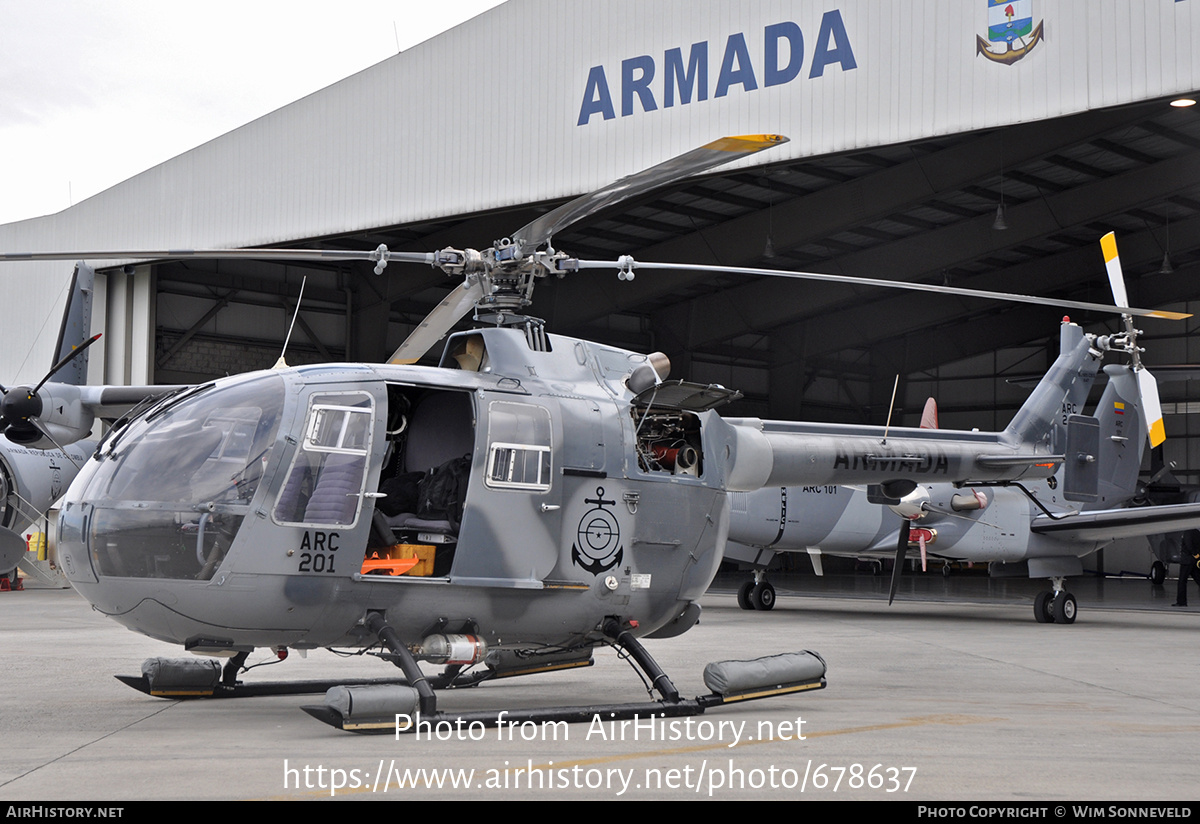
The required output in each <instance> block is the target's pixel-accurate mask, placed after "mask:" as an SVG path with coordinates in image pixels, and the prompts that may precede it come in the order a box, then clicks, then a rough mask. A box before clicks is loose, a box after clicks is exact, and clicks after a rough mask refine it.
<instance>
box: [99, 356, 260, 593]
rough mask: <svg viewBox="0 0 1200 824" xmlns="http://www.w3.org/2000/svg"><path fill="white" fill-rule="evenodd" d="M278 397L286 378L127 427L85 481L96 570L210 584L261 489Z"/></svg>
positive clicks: (196, 401)
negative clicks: (89, 505) (256, 494)
mask: <svg viewBox="0 0 1200 824" xmlns="http://www.w3.org/2000/svg"><path fill="white" fill-rule="evenodd" d="M283 399H284V383H283V379H282V378H280V377H279V376H278V375H270V374H267V375H262V376H259V377H257V378H254V379H252V380H247V381H245V382H242V383H237V384H234V385H233V386H227V387H219V388H214V389H212V390H210V391H207V392H204V393H201V394H198V395H196V396H195V397H192V398H187V399H184V400H182V401H180V402H179V403H177V404H175V405H173V406H169V407H167V408H166V409H165V410H164V411H160V412H158V413H155V412H151V413H150V414H149V415H147V416H145V417H142V418H139V419H137V420H135V421H133V422H131V423H130V424H129V425H128V428H129V431H127V432H125V433H122V435H123V437H121V438H117V439H114V440H113V441H112V442H111V444H110V446H109V448H108V450H107V452H106V453H105V454H103V455H102V456H101V464H100V467H99V468H98V469H97V470H96V472H95V473H94V474H93V476H92V478H91V479H90V481H89V483H88V488H87V492H86V499H87V500H89V501H90V502H91V503H92V505H93V517H92V519H91V538H92V550H93V557H94V559H95V560H96V562H97V569H96V571H97V572H98V573H99V574H101V575H117V576H124V577H138V578H141V577H151V578H162V577H165V578H198V579H202V580H203V579H207V578H210V577H212V574H213V572H214V571H215V570H216V567H217V565H218V564H219V563H220V561H221V559H222V558H223V557H224V555H225V553H226V552H227V551H228V549H229V545H230V543H232V540H233V537H234V536H235V535H236V534H237V530H238V527H239V526H240V524H241V521H242V518H243V517H244V516H245V514H246V513H247V512H248V510H249V507H250V501H251V499H252V498H253V497H254V494H255V492H256V491H257V490H258V485H259V481H260V480H261V479H262V477H263V473H264V471H265V469H266V466H267V461H268V459H269V458H270V453H271V448H272V446H273V445H274V443H275V439H276V435H277V434H278V430H279V418H280V413H281V411H282V408H283Z"/></svg>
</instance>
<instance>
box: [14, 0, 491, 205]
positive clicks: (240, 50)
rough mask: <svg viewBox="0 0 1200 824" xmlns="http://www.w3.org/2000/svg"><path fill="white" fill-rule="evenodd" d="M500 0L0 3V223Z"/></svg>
mask: <svg viewBox="0 0 1200 824" xmlns="http://www.w3.org/2000/svg"><path fill="white" fill-rule="evenodd" d="M500 1H501V0H440V2H437V1H436V0H435V1H434V2H430V1H429V0H391V1H390V2H384V1H383V0H347V2H343V3H336V4H335V3H332V2H329V1H328V0H322V1H321V2H318V1H317V0H286V2H284V0H237V1H236V2H235V1H234V0H204V2H193V0H103V2H102V1H101V0H40V1H38V0H0V223H9V222H12V221H15V220H22V219H24V218H28V217H36V216H38V215H44V214H50V213H53V212H58V211H61V210H62V209H65V208H67V207H68V206H70V205H71V204H72V203H78V202H79V201H81V200H83V199H85V198H87V197H90V196H91V195H94V194H96V193H97V192H100V191H102V190H104V189H107V188H108V187H109V186H112V185H114V184H116V183H120V182H121V181H122V180H125V179H127V178H130V177H132V176H133V175H135V174H137V173H138V172H141V171H144V170H146V169H148V168H151V167H152V166H156V165H157V164H159V163H162V162H163V161H164V160H168V159H169V158H172V157H174V156H176V155H178V154H180V153H182V152H185V151H187V150H188V149H191V148H194V147H195V146H198V145H200V144H201V143H204V142H205V141H208V140H211V139H212V138H214V137H217V136H218V135H221V134H224V133H225V132H228V131H230V130H231V129H235V128H237V127H238V126H241V125H243V124H245V123H248V122H249V121H251V120H253V119H255V118H257V117H260V116H262V115H264V114H266V113H268V112H270V111H273V110H275V109H277V108H279V107H280V106H284V105H286V104H288V103H290V102H292V101H294V100H297V99H299V98H301V97H303V96H305V95H307V94H310V93H312V92H314V91H316V90H318V89H321V88H324V87H325V86H328V85H330V84H331V83H335V82H337V81H338V80H341V79H342V78H344V77H347V76H349V75H351V74H353V73H355V72H357V71H361V70H362V69H365V68H366V67H368V66H371V65H374V64H375V63H378V62H379V61H381V60H384V59H386V58H388V57H390V56H392V55H394V54H396V52H397V49H400V50H405V49H409V48H411V47H412V46H414V45H416V44H417V43H420V42H421V41H423V40H428V39H429V38H430V37H433V36H434V35H436V34H438V33H440V32H442V31H445V30H447V29H450V28H453V27H454V26H456V25H458V24H459V23H462V22H463V21H464V20H468V19H470V18H471V17H474V16H475V15H477V14H479V13H481V12H483V11H486V10H487V9H489V8H491V7H492V6H496V5H499V3H500Z"/></svg>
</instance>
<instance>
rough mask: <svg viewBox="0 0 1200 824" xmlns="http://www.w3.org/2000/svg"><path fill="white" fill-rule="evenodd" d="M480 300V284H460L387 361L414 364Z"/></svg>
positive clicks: (481, 288)
mask: <svg viewBox="0 0 1200 824" xmlns="http://www.w3.org/2000/svg"><path fill="white" fill-rule="evenodd" d="M482 297H483V286H482V285H481V284H480V282H479V281H474V282H472V283H471V284H470V285H468V284H467V283H465V282H464V283H460V284H459V285H458V286H457V287H455V288H454V289H453V290H452V291H451V292H450V294H448V295H446V297H445V298H444V299H443V300H442V302H441V303H439V304H438V305H437V306H435V307H433V311H432V312H430V313H429V314H428V315H426V316H425V319H424V320H423V321H421V323H420V324H419V325H418V326H417V328H416V329H414V330H412V333H411V334H409V336H408V337H407V338H405V339H404V343H402V344H400V346H399V347H398V348H397V349H396V351H395V352H393V353H392V356H391V357H390V358H388V363H416V362H417V361H418V360H420V358H421V356H422V355H424V354H425V353H426V352H428V351H429V349H430V347H431V346H433V345H434V344H435V343H437V342H438V341H440V340H441V339H442V338H444V337H446V333H447V332H449V331H450V330H451V329H452V328H453V327H454V324H456V323H458V322H459V320H461V319H462V317H463V316H464V315H466V314H467V312H470V311H471V309H472V308H473V307H474V306H475V302H476V301H478V300H479V299H480V298H482Z"/></svg>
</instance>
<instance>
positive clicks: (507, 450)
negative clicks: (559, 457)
mask: <svg viewBox="0 0 1200 824" xmlns="http://www.w3.org/2000/svg"><path fill="white" fill-rule="evenodd" d="M487 481H488V486H496V487H508V488H510V489H540V490H546V489H549V488H550V447H549V446H526V445H524V444H518V443H495V444H492V445H491V451H490V452H489V453H488V474H487Z"/></svg>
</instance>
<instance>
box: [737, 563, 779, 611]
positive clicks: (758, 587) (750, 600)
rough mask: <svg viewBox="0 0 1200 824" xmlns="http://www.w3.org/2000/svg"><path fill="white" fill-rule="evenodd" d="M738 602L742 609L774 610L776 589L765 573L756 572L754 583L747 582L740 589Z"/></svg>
mask: <svg viewBox="0 0 1200 824" xmlns="http://www.w3.org/2000/svg"><path fill="white" fill-rule="evenodd" d="M737 601H738V606H739V607H741V608H742V609H758V610H763V611H766V610H769V609H773V608H774V607H775V587H773V586H771V582H770V581H768V580H767V578H766V575H765V574H764V573H762V572H755V573H754V580H753V581H746V582H745V583H744V584H742V585H741V586H740V587H739V588H738V595H737Z"/></svg>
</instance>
